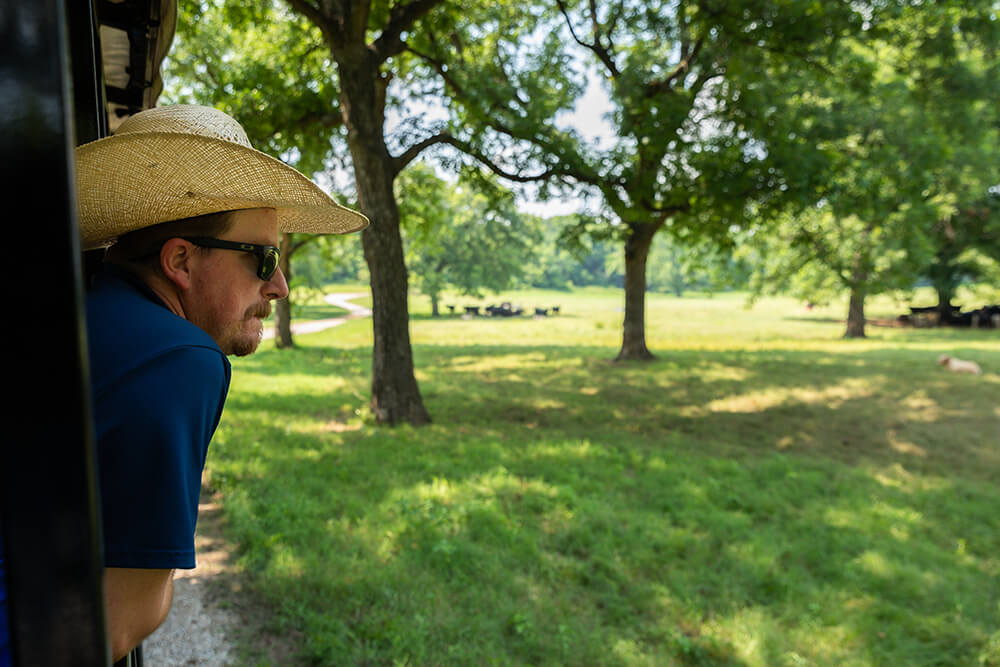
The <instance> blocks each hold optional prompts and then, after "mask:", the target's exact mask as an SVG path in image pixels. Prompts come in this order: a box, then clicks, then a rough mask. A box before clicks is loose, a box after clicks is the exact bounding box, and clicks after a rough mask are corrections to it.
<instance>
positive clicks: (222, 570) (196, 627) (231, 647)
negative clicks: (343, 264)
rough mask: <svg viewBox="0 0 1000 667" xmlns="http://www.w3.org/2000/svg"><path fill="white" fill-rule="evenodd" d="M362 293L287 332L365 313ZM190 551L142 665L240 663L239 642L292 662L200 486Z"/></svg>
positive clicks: (334, 298)
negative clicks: (337, 313) (189, 562)
mask: <svg viewBox="0 0 1000 667" xmlns="http://www.w3.org/2000/svg"><path fill="white" fill-rule="evenodd" d="M364 296H367V294H366V293H358V294H328V295H327V296H326V302H327V303H329V304H331V305H334V306H338V307H340V308H343V309H345V310H347V311H348V314H347V315H345V316H343V317H336V318H331V319H327V320H316V321H313V322H303V323H301V324H298V325H296V324H293V325H292V331H293V332H294V333H312V332H315V331H322V330H323V329H328V328H330V327H335V326H337V325H339V324H343V323H344V322H347V321H348V320H351V319H354V318H357V317H367V316H370V315H371V311H370V310H369V309H367V308H365V307H363V306H358V305H356V304H353V303H351V302H350V300H351V299H357V298H360V297H364ZM268 334H270V335H268ZM273 336H274V329H273V328H270V329H269V330H268V331H266V332H265V334H264V337H265V338H271V337H273ZM209 456H211V453H209ZM195 550H196V551H197V554H198V559H197V560H198V567H196V568H195V569H193V570H177V571H176V573H175V574H174V600H173V604H172V605H171V607H170V614H169V616H168V617H167V620H166V621H164V623H163V625H161V626H160V627H159V628H158V629H157V630H156V632H154V633H153V634H152V635H151V636H150V637H148V638H147V639H146V641H144V642H143V644H142V650H143V660H144V662H145V664H146V665H148V667H161V666H169V667H174V666H175V665H199V666H204V667H229V666H232V665H240V664H242V663H243V657H244V656H240V655H239V654H238V653H237V650H236V645H237V643H238V642H240V641H243V642H244V645H248V646H249V647H250V648H249V650H250V651H251V652H252V654H253V660H254V661H255V662H263V663H264V664H272V665H288V664H292V663H293V662H294V660H293V659H292V658H291V656H292V654H293V653H294V647H295V637H285V636H281V637H279V636H275V635H273V634H270V633H269V632H267V631H266V630H265V628H266V626H267V620H268V619H267V613H268V612H267V611H266V610H262V609H260V608H259V607H258V606H257V605H254V604H253V602H252V601H251V600H250V599H249V597H248V596H247V594H246V593H245V592H244V591H243V586H242V583H241V581H242V577H241V574H240V572H239V570H238V568H237V567H236V566H235V564H234V563H233V559H232V546H231V545H230V544H229V543H227V542H226V540H225V535H224V522H223V518H222V507H221V505H220V498H219V497H218V496H215V495H211V494H210V493H209V492H207V491H203V493H202V498H201V501H200V503H199V505H198V530H197V534H196V535H195Z"/></svg>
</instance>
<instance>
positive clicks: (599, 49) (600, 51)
mask: <svg viewBox="0 0 1000 667" xmlns="http://www.w3.org/2000/svg"><path fill="white" fill-rule="evenodd" d="M556 4H557V5H558V6H559V13H560V14H562V15H563V18H564V19H565V20H566V27H567V28H569V34H570V35H571V36H572V37H573V40H574V41H575V42H576V43H577V44H579V45H580V46H582V47H583V48H585V49H587V50H589V51H592V52H593V53H594V55H595V56H597V59H598V60H600V61H601V62H602V63H603V64H604V67H605V68H606V69H607V70H608V72H610V73H611V76H612V78H618V76H619V74H621V72H619V70H618V67H617V66H616V65H615V61H614V60H613V59H612V58H611V54H610V53H609V52H608V49H607V48H606V47H605V46H604V45H603V44H601V36H600V32H599V29H600V24H599V23H598V22H597V11H596V7H595V3H594V0H591V2H590V9H591V15H592V16H591V19H592V25H593V31H594V42H593V43H592V44H588V43H587V42H584V41H583V40H582V39H580V38H579V37H577V35H576V30H574V28H573V20H572V19H571V18H570V15H569V10H568V9H567V8H566V3H565V2H564V0H556Z"/></svg>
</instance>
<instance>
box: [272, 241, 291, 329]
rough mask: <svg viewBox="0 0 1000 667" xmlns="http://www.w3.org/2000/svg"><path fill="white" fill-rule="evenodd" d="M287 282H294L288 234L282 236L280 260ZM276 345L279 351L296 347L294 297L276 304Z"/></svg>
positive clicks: (280, 266)
mask: <svg viewBox="0 0 1000 667" xmlns="http://www.w3.org/2000/svg"><path fill="white" fill-rule="evenodd" d="M278 266H279V268H281V272H282V273H283V274H285V280H287V281H288V282H291V281H292V241H291V236H290V235H289V234H288V233H287V232H282V234H281V258H280V259H279V260H278ZM274 344H275V346H276V347H278V349H286V348H291V347H295V342H294V341H293V340H292V295H291V294H290V293H289V295H288V296H287V297H285V298H284V299H278V300H277V301H275V302H274Z"/></svg>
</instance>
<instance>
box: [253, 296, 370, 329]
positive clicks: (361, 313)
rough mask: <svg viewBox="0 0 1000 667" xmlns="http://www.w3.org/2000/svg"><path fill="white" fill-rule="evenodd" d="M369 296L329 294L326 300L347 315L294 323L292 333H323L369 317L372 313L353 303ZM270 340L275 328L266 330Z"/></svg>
mask: <svg viewBox="0 0 1000 667" xmlns="http://www.w3.org/2000/svg"><path fill="white" fill-rule="evenodd" d="M365 296H368V293H367V292H356V293H353V294H327V295H326V296H325V297H323V298H324V300H325V301H326V302H327V303H328V304H330V305H331V306H337V307H338V308H343V309H344V310H346V311H347V315H343V316H341V317H331V318H329V319H326V320H312V321H310V322H300V323H298V324H296V323H295V322H294V321H293V322H292V333H293V334H300V333H302V334H304V333H314V332H316V331H323V330H324V329H329V328H330V327H335V326H337V325H338V324H343V323H344V322H346V321H348V320H353V319H354V318H357V317H369V316H371V314H372V311H371V310H369V309H368V308H366V307H364V306H359V305H357V304H356V303H351V299H360V298H361V297H365ZM268 338H274V327H268V328H267V329H265V330H264V340H267V339H268Z"/></svg>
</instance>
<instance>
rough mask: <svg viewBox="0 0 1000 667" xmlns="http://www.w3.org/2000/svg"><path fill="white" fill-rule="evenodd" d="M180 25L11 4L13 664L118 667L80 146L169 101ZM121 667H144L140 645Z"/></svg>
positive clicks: (109, 0) (5, 527)
mask: <svg viewBox="0 0 1000 667" xmlns="http://www.w3.org/2000/svg"><path fill="white" fill-rule="evenodd" d="M176 22H177V3H176V0H93V1H91V0H0V44H2V46H0V52H2V54H3V55H2V57H0V125H2V131H0V141H2V142H3V144H2V145H3V150H2V153H0V154H2V155H3V161H2V164H3V166H2V169H3V173H4V177H5V179H4V180H5V182H6V187H5V191H6V192H7V193H8V195H9V196H10V201H9V202H8V208H9V209H13V211H11V212H10V214H9V216H8V218H7V220H8V223H9V224H8V227H7V228H8V230H10V231H11V232H13V233H12V234H10V237H11V238H12V239H17V241H16V244H17V250H16V251H14V249H13V247H12V248H11V250H12V252H11V253H10V255H11V256H10V257H9V258H8V259H9V261H10V263H11V264H13V266H12V270H11V271H10V273H9V274H8V275H9V276H10V278H11V280H12V282H11V285H12V289H11V291H10V292H8V295H7V296H8V305H9V307H10V308H9V310H8V332H9V334H8V336H7V341H8V351H9V357H10V358H9V359H8V363H7V366H6V370H7V378H8V379H9V380H11V381H13V384H12V387H11V389H9V390H8V392H7V397H8V398H7V401H8V408H7V415H8V418H7V420H6V429H5V431H6V433H5V435H6V437H5V438H4V444H3V447H2V448H0V502H2V505H0V509H2V515H0V516H2V520H0V526H2V537H3V541H2V549H3V553H2V555H3V561H2V563H3V567H2V571H3V576H4V577H5V582H6V591H7V611H8V619H7V620H8V628H7V629H8V630H9V635H10V652H11V657H12V664H13V665H22V666H26V665H33V666H34V665H85V666H89V665H108V664H110V658H109V652H108V642H107V638H106V628H105V620H104V602H103V580H102V566H101V562H102V558H101V551H100V550H101V547H100V545H101V540H100V534H101V533H100V531H101V526H100V519H99V516H98V515H97V513H96V511H95V500H96V498H97V497H98V494H99V493H100V485H99V480H96V479H95V475H94V471H93V467H92V458H93V437H92V423H91V415H90V395H89V388H88V387H89V376H88V363H87V357H86V340H85V332H84V328H83V321H84V313H83V305H82V303H83V298H82V294H83V285H84V278H83V277H84V268H85V266H86V265H87V264H88V262H91V261H94V259H95V257H93V256H89V257H88V256H85V255H84V254H83V253H81V251H80V242H79V238H78V232H77V222H76V195H75V186H74V183H75V177H74V166H73V147H74V146H77V145H80V144H83V143H86V142H89V141H93V140H96V139H99V138H101V137H104V136H107V135H108V134H111V133H113V132H114V130H115V128H116V127H117V126H118V125H119V124H120V123H121V121H122V120H123V119H124V118H126V117H127V116H129V115H130V114H133V113H135V112H137V111H140V110H141V109H144V108H148V107H151V106H154V105H155V104H156V100H157V97H158V96H159V94H160V91H161V90H162V87H163V82H162V78H161V76H160V66H161V64H162V62H163V59H164V57H165V55H166V53H167V51H168V50H169V48H170V44H171V41H172V40H173V36H174V31H175V29H176ZM15 230H16V231H15ZM87 255H92V253H87ZM98 258H99V256H98ZM15 283H16V285H17V286H16V287H15V286H14V284H15ZM120 664H130V665H134V664H141V651H140V652H137V653H136V654H135V655H133V656H130V657H129V658H127V659H126V660H123V661H121V663H120Z"/></svg>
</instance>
